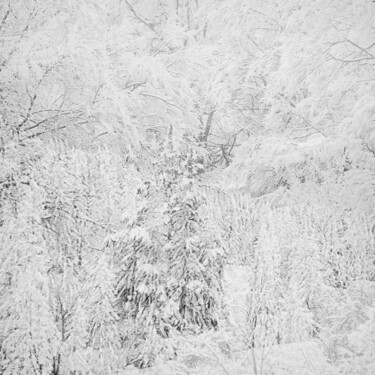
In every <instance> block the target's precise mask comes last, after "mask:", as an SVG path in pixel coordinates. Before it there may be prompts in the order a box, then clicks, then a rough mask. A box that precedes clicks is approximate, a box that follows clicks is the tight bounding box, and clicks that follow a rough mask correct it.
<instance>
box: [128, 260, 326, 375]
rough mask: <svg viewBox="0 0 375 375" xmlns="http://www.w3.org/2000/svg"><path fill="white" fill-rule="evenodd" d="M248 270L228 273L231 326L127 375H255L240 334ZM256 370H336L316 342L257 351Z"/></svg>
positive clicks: (291, 373) (305, 374)
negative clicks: (171, 358)
mask: <svg viewBox="0 0 375 375" xmlns="http://www.w3.org/2000/svg"><path fill="white" fill-rule="evenodd" d="M248 275H249V272H248V269H247V268H246V267H238V266H232V267H227V268H226V270H225V277H224V281H225V296H226V298H227V301H226V302H227V303H228V306H230V310H229V317H228V321H229V325H228V327H226V328H225V329H223V330H222V331H219V332H215V333H208V334H205V335H202V336H200V337H198V338H186V341H182V342H180V345H179V347H180V349H179V355H178V359H177V360H176V361H170V362H167V363H165V364H161V365H159V366H154V367H151V368H148V369H144V370H138V369H136V368H128V369H127V370H126V374H134V375H136V374H144V375H151V374H160V375H169V374H175V375H177V374H202V375H219V374H226V375H228V374H229V375H232V374H233V375H242V374H243V375H245V374H246V375H253V374H254V375H255V374H256V372H255V369H254V357H253V353H252V352H251V350H249V349H248V348H247V347H246V345H245V344H244V341H243V337H241V334H240V333H239V332H240V331H241V330H240V329H239V328H240V327H241V326H243V325H244V324H245V303H246V291H247V288H246V285H248V282H247V280H248ZM254 356H255V364H256V371H257V373H258V374H263V375H323V374H324V375H326V374H329V373H330V372H331V370H333V369H332V368H331V366H330V365H329V364H328V363H327V361H326V359H325V357H324V355H323V353H322V350H321V348H320V347H319V345H318V344H317V343H316V342H312V341H307V342H300V343H290V344H284V345H276V346H273V347H271V348H267V349H266V350H256V351H255V352H254ZM262 359H263V360H262Z"/></svg>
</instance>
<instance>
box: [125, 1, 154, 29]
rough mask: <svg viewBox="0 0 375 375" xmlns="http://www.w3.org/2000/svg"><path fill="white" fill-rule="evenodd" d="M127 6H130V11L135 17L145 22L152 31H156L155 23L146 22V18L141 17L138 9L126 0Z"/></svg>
mask: <svg viewBox="0 0 375 375" xmlns="http://www.w3.org/2000/svg"><path fill="white" fill-rule="evenodd" d="M125 2H126V4H127V6H128V7H129V9H130V11H131V12H132V13H133V14H134V17H135V18H136V19H137V20H138V21H139V22H141V23H143V24H144V25H146V26H147V27H148V28H149V29H150V30H151V31H155V28H154V25H153V24H151V23H148V22H146V21H145V20H143V19H142V18H141V17H139V16H138V14H137V13H136V11H135V10H134V8H133V7H132V6H131V5H130V4H129V2H128V1H125Z"/></svg>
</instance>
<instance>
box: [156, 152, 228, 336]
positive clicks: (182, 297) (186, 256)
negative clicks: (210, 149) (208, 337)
mask: <svg viewBox="0 0 375 375" xmlns="http://www.w3.org/2000/svg"><path fill="white" fill-rule="evenodd" d="M197 159H198V158H197V157H196V155H194V154H193V152H190V153H187V154H183V153H182V152H180V151H173V150H171V149H169V150H168V149H167V150H166V151H165V152H164V160H163V162H162V166H163V167H162V168H163V173H162V182H163V188H164V194H165V197H166V199H167V205H166V208H165V210H164V216H165V222H166V243H165V245H164V247H163V251H164V253H165V255H164V256H165V258H166V262H167V267H168V268H167V280H166V290H167V297H168V301H169V304H170V311H171V312H172V313H173V315H174V319H175V322H174V323H173V324H174V325H175V326H176V327H177V328H178V329H179V330H190V329H192V330H193V331H196V330H201V329H205V328H213V327H216V326H217V324H218V311H219V310H220V293H221V274H222V264H221V262H220V251H218V248H217V247H214V243H213V242H211V241H210V238H209V235H208V233H206V232H205V223H204V222H203V220H202V218H201V217H200V215H201V213H200V208H201V207H202V206H203V205H204V204H205V201H204V198H203V196H202V195H201V194H200V193H199V191H198V187H197V184H196V182H195V179H196V177H197V175H198V174H199V173H201V172H202V169H203V166H202V164H201V163H200V162H198V160H197Z"/></svg>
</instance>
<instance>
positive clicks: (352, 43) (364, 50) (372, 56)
mask: <svg viewBox="0 0 375 375" xmlns="http://www.w3.org/2000/svg"><path fill="white" fill-rule="evenodd" d="M346 40H347V42H348V43H350V44H351V45H353V46H354V47H357V48H358V49H360V50H361V51H362V52H364V53H367V54H368V55H369V56H370V57H371V58H373V59H374V58H375V56H374V55H373V54H372V53H370V52H369V51H367V49H365V48H363V47H361V46H359V45H358V44H357V43H354V42H353V41H351V40H350V39H346ZM370 47H372V45H371V46H370Z"/></svg>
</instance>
